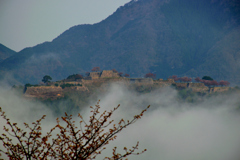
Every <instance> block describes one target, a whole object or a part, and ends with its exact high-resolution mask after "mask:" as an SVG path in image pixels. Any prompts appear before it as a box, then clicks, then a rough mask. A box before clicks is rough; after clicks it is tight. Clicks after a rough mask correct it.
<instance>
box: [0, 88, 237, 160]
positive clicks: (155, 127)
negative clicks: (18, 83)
mask: <svg viewBox="0 0 240 160" xmlns="http://www.w3.org/2000/svg"><path fill="white" fill-rule="evenodd" d="M98 97H99V99H101V101H100V106H101V108H102V110H110V109H113V108H114V107H116V106H117V105H118V104H120V105H121V106H120V108H119V109H118V110H117V111H116V112H115V113H114V115H113V117H115V119H116V123H117V120H118V119H120V118H125V119H129V120H130V119H131V118H132V117H133V116H134V115H136V114H138V113H140V112H141V110H142V109H144V108H146V107H147V106H148V105H151V107H150V109H149V110H148V111H147V112H145V114H144V116H143V117H142V119H140V120H139V121H137V122H136V123H134V124H132V125H130V126H129V127H128V128H126V129H125V130H123V131H122V132H120V134H119V135H118V138H117V140H116V141H114V142H112V143H110V145H109V146H108V149H107V150H106V151H104V152H103V153H102V156H103V157H105V156H111V152H112V148H113V147H114V146H117V147H118V150H117V151H119V152H122V151H123V150H122V148H123V147H125V146H126V147H128V148H131V147H132V146H134V145H135V144H136V143H137V141H140V146H139V151H141V150H143V149H145V148H146V149H147V152H145V153H144V154H142V155H139V156H136V155H132V156H130V157H129V159H130V160H146V159H153V160H159V159H161V160H176V159H178V160H193V159H194V160H206V159H208V160H237V159H239V158H240V155H239V151H240V134H239V133H240V123H239V122H240V115H239V113H238V112H237V111H236V109H235V108H236V107H237V105H238V104H240V100H239V95H227V96H226V95H225V96H217V97H213V98H209V99H206V100H204V101H203V102H201V103H198V104H189V103H183V102H179V101H177V91H176V90H174V89H171V88H162V89H160V90H157V91H154V92H151V93H147V94H138V93H136V92H133V91H130V90H128V89H127V88H126V87H125V86H123V85H121V84H113V85H111V86H110V87H109V89H108V92H106V93H102V94H101V95H99V96H98ZM89 103H90V104H89V105H94V104H96V102H94V103H93V102H89ZM0 106H1V107H2V108H3V110H4V111H6V114H7V116H8V117H10V119H11V121H12V122H18V124H20V123H21V122H28V123H29V122H32V121H35V120H37V119H39V118H40V117H41V116H42V115H43V114H47V120H44V121H43V123H42V127H43V129H45V130H46V131H48V129H49V128H50V127H51V126H52V127H53V126H54V125H55V124H56V123H55V118H54V117H53V116H52V115H53V114H52V111H51V110H50V109H49V108H47V107H46V106H44V105H43V104H41V103H40V102H34V101H29V100H26V99H25V98H23V97H21V96H19V95H17V94H16V93H14V92H9V91H7V90H4V89H1V90H0ZM81 113H82V114H83V115H84V117H85V118H87V117H88V116H89V109H85V110H83V111H81ZM86 121H87V120H86ZM3 124H5V123H4V122H3V121H2V119H0V127H1V128H2V125H3ZM1 130H2V129H0V132H1ZM97 159H101V158H100V157H99V158H97Z"/></svg>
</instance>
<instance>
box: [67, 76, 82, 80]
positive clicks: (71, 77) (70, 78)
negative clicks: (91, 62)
mask: <svg viewBox="0 0 240 160" xmlns="http://www.w3.org/2000/svg"><path fill="white" fill-rule="evenodd" d="M67 79H68V80H73V81H76V80H78V79H83V76H82V75H81V74H72V75H70V76H68V77H67Z"/></svg>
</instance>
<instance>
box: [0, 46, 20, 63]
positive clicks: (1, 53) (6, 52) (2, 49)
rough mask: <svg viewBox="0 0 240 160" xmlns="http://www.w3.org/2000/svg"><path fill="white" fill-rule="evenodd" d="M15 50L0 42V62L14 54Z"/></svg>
mask: <svg viewBox="0 0 240 160" xmlns="http://www.w3.org/2000/svg"><path fill="white" fill-rule="evenodd" d="M15 53H16V52H15V51H13V50H11V49H9V48H7V47H6V46H4V45H3V44H1V43H0V62H1V61H3V60H4V59H6V58H8V57H10V56H12V55H14V54H15Z"/></svg>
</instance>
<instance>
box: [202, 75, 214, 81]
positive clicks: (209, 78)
mask: <svg viewBox="0 0 240 160" xmlns="http://www.w3.org/2000/svg"><path fill="white" fill-rule="evenodd" d="M202 80H209V81H213V78H212V77H210V76H203V77H202Z"/></svg>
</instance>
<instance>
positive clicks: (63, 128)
mask: <svg viewBox="0 0 240 160" xmlns="http://www.w3.org/2000/svg"><path fill="white" fill-rule="evenodd" d="M119 106H120V105H118V106H117V107H116V108H114V109H113V110H110V111H108V112H107V111H104V112H103V113H100V111H99V110H100V106H99V102H98V103H97V105H95V107H90V108H91V116H90V118H89V121H85V120H84V119H83V117H82V116H81V115H80V114H78V118H79V119H80V120H79V123H78V124H76V122H75V121H74V120H73V119H72V115H68V114H67V113H65V116H64V117H62V118H61V119H62V122H63V123H60V120H59V119H57V124H56V125H55V126H53V128H52V129H51V130H50V131H49V132H48V133H46V134H45V135H42V128H41V121H42V120H43V119H44V118H45V117H46V116H45V115H44V116H43V117H42V118H40V119H39V120H37V121H36V122H33V123H32V125H33V126H30V125H28V124H27V123H24V125H25V127H26V129H25V128H24V129H22V128H20V127H18V125H17V123H12V122H11V121H10V119H9V118H7V117H6V115H5V112H3V111H2V110H1V108H0V113H1V117H2V118H3V119H4V120H6V124H7V127H6V126H4V127H3V131H4V133H3V134H2V135H0V141H1V142H2V145H3V147H5V150H2V149H0V153H3V154H5V155H6V156H8V158H9V159H27V160H30V159H75V160H77V159H78V160H79V159H82V160H87V159H95V158H96V157H97V156H98V155H100V154H101V153H102V151H103V150H104V149H105V147H106V146H107V145H108V144H109V142H111V141H114V140H115V139H116V137H117V134H118V133H120V132H121V131H122V130H123V129H124V128H126V127H128V126H129V125H131V124H133V123H134V122H136V121H137V120H138V119H140V118H141V117H142V116H143V114H144V112H145V111H146V110H147V109H148V108H149V106H148V107H147V108H146V109H145V110H143V111H142V112H141V113H140V114H139V115H135V116H134V117H133V118H132V120H128V121H125V120H124V119H121V120H120V121H119V122H118V123H116V124H113V120H110V119H111V117H112V115H113V113H114V112H115V111H116V110H117V109H118V108H119ZM111 126H112V127H111ZM55 131H57V134H56V135H55V136H54V137H53V136H52V134H53V132H55ZM12 139H14V140H13V141H12ZM50 139H51V140H50ZM138 144H139V143H138V142H137V144H136V145H135V146H133V147H132V148H131V149H127V148H126V147H124V149H123V150H124V153H123V154H120V153H117V151H116V149H117V148H116V147H114V148H113V152H112V156H110V157H105V159H108V160H117V159H118V160H119V159H122V158H126V157H128V156H129V155H138V154H140V153H143V152H145V151H146V149H145V150H144V151H142V152H140V153H136V150H137V149H138ZM0 159H1V154H0Z"/></svg>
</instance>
